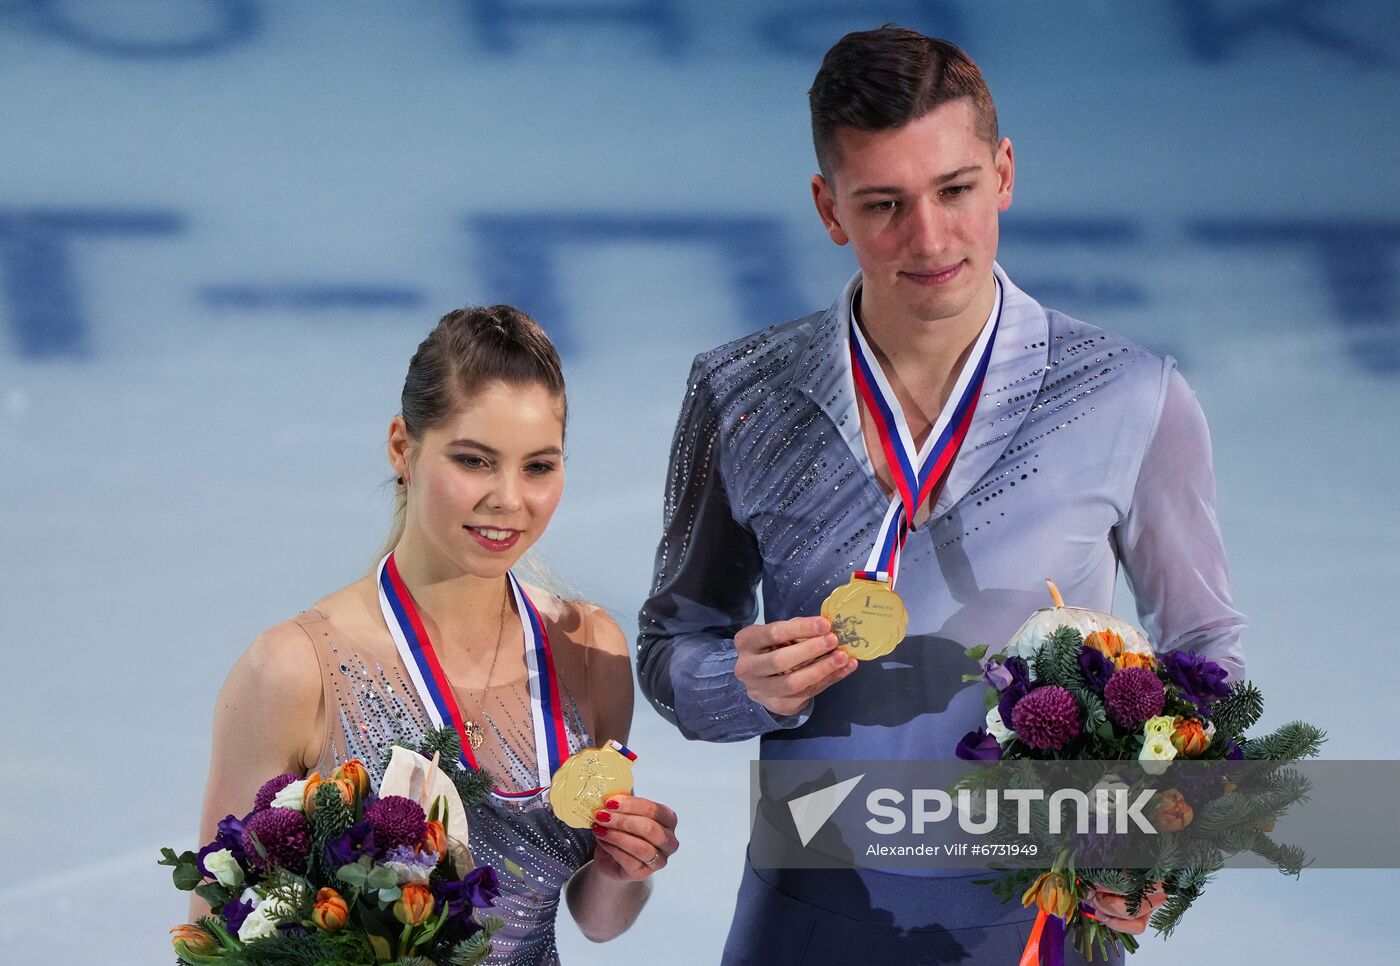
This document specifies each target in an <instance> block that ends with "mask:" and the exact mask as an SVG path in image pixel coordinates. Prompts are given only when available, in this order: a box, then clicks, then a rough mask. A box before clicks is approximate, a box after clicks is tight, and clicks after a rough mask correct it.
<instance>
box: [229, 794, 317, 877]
mask: <svg viewBox="0 0 1400 966" xmlns="http://www.w3.org/2000/svg"><path fill="white" fill-rule="evenodd" d="M307 832H308V829H307V824H306V816H305V815H303V814H301V812H298V811H296V810H295V809H291V808H265V809H263V810H262V811H260V812H254V813H253V814H252V815H250V816H248V820H247V821H246V822H244V823H243V848H244V849H245V850H247V853H248V861H249V862H251V863H253V864H254V865H255V866H257V867H258V868H260V869H262V870H263V871H264V872H267V871H271V869H272V867H273V866H279V867H281V868H283V869H290V870H291V871H293V872H301V871H303V870H304V869H305V868H306V854H307V852H308V851H310V849H311V839H310V836H309V835H308V834H307ZM255 835H256V836H257V839H258V841H259V842H260V843H262V847H263V849H264V850H265V851H266V852H267V858H266V859H264V858H263V857H262V856H261V855H259V854H258V850H257V848H256V847H255V846H254V845H253V838H252V837H253V836H255Z"/></svg>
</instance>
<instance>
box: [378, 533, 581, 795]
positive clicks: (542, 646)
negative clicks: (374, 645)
mask: <svg viewBox="0 0 1400 966" xmlns="http://www.w3.org/2000/svg"><path fill="white" fill-rule="evenodd" d="M506 577H507V578H508V579H509V581H510V589H511V591H512V593H514V594H515V606H516V610H517V612H518V613H519V614H520V626H521V629H522V630H523V631H524V633H525V666H526V669H527V670H528V672H529V686H530V714H531V718H532V720H533V722H534V726H535V762H536V767H537V768H538V774H539V779H538V780H539V787H537V788H532V789H529V790H527V791H521V792H505V791H501V789H499V788H497V789H495V790H494V792H493V794H494V795H496V796H497V797H498V798H508V799H523V798H531V797H533V796H535V795H538V794H539V793H540V792H542V791H544V790H545V789H547V788H548V787H549V782H550V779H551V777H552V776H553V775H554V773H555V771H557V770H558V768H559V765H560V764H562V763H563V761H564V759H565V758H567V757H569V739H568V735H567V733H566V732H565V730H564V702H563V693H562V691H561V690H560V688H559V676H558V674H556V673H555V670H554V656H553V654H552V653H551V652H550V649H549V633H548V632H547V631H546V630H545V626H544V621H542V620H540V614H539V611H537V610H536V609H535V605H534V603H533V602H532V601H531V600H530V598H529V597H528V596H527V595H526V593H525V588H523V587H521V586H520V581H518V580H516V579H515V574H512V573H507V574H506ZM379 609H380V610H381V611H382V612H383V614H384V623H386V624H388V625H389V633H390V634H391V635H392V636H393V638H394V644H395V646H396V647H398V649H399V657H400V658H401V659H402V660H403V664H404V667H405V668H407V669H408V676H409V677H410V678H411V679H412V680H413V686H414V688H415V689H416V690H417V692H418V698H419V700H420V701H421V702H422V704H423V707H424V709H425V710H426V711H427V712H428V717H430V718H431V719H432V720H433V723H434V724H435V725H436V726H437V727H439V728H443V727H452V728H454V729H456V731H457V735H458V737H459V738H461V739H462V764H463V765H465V766H466V767H467V768H470V769H472V770H473V771H475V770H476V769H477V768H478V765H477V763H476V756H475V755H473V754H472V749H471V743H470V742H468V741H467V735H466V728H465V726H464V725H463V722H462V712H461V710H460V709H459V708H458V707H457V699H456V697H455V696H453V693H452V686H451V685H450V684H449V683H448V680H447V675H446V674H445V673H443V670H442V664H441V663H440V662H439V661H438V657H437V652H436V651H435V650H434V649H433V643H432V641H430V640H429V639H428V631H427V629H426V628H425V627H424V626H423V621H422V618H421V617H419V615H418V607H417V605H416V604H415V603H414V602H413V595H412V594H410V593H409V592H408V587H406V586H405V585H404V582H403V578H402V577H400V576H399V569H398V567H397V566H395V564H394V555H393V553H392V552H391V553H389V554H388V555H387V556H385V558H384V559H383V560H381V561H379Z"/></svg>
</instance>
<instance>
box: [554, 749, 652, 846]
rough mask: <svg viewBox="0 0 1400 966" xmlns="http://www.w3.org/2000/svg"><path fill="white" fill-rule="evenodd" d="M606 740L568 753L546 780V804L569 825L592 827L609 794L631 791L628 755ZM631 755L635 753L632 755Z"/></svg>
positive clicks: (621, 793) (630, 759) (625, 793)
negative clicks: (599, 746)
mask: <svg viewBox="0 0 1400 966" xmlns="http://www.w3.org/2000/svg"><path fill="white" fill-rule="evenodd" d="M624 751H626V749H625V748H623V746H622V745H620V744H618V743H617V742H616V741H609V742H608V743H607V744H606V745H604V746H603V747H601V748H584V749H583V750H582V751H578V752H575V753H574V754H572V755H570V756H569V758H568V760H567V761H565V762H564V764H562V765H560V766H559V770H558V771H556V772H555V773H554V778H553V779H552V780H551V781H550V784H549V807H550V808H552V809H554V814H555V815H556V816H557V817H558V819H559V821H561V822H563V823H564V824H565V825H567V826H569V827H570V828H592V827H593V822H594V816H595V815H597V814H598V812H599V811H600V810H601V809H602V807H603V803H604V802H606V801H607V800H608V796H609V795H630V794H631V793H632V758H629V757H628V755H630V754H631V752H628V753H627V754H623V752H624ZM633 757H635V756H633Z"/></svg>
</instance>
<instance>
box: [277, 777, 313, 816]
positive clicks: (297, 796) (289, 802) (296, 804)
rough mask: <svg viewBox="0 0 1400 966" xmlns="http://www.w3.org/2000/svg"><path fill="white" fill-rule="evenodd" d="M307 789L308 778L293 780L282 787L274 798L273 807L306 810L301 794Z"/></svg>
mask: <svg viewBox="0 0 1400 966" xmlns="http://www.w3.org/2000/svg"><path fill="white" fill-rule="evenodd" d="M305 791H306V779H305V778H303V779H301V780H300V781H295V782H292V783H291V784H290V785H288V786H287V787H286V788H284V789H282V790H281V791H280V792H278V793H277V794H276V796H274V797H273V799H272V807H273V808H290V809H294V810H296V811H298V812H301V811H305V809H303V808H302V804H301V796H302V794H303V793H304V792H305Z"/></svg>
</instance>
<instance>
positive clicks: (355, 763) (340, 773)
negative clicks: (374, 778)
mask: <svg viewBox="0 0 1400 966" xmlns="http://www.w3.org/2000/svg"><path fill="white" fill-rule="evenodd" d="M331 777H332V778H345V779H348V780H349V782H350V786H351V787H352V788H354V789H355V797H356V798H357V799H358V798H364V797H365V796H366V795H368V794H369V772H368V771H367V770H366V769H365V766H364V764H363V763H362V762H361V761H360V759H358V758H351V759H350V760H349V761H347V762H346V763H345V764H343V765H341V766H340V767H339V768H337V769H336V770H335V771H333V772H331Z"/></svg>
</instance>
